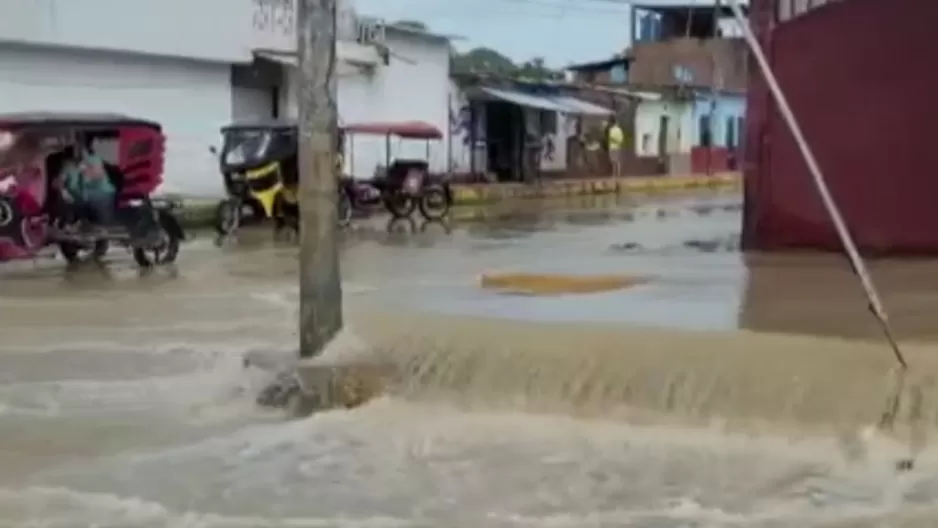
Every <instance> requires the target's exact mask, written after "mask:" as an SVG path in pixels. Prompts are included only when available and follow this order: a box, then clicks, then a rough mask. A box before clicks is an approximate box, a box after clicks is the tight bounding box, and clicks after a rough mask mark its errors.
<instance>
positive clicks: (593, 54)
mask: <svg viewBox="0 0 938 528" xmlns="http://www.w3.org/2000/svg"><path fill="white" fill-rule="evenodd" d="M354 1H355V5H356V7H357V9H358V11H359V13H360V14H362V15H368V16H377V17H381V18H384V19H386V20H387V21H388V22H393V21H395V20H401V19H408V20H419V21H421V22H424V23H425V24H427V26H429V27H430V28H431V29H432V30H433V31H436V32H440V33H447V34H453V35H460V36H462V37H465V38H466V39H467V40H466V41H464V42H458V43H457V46H458V47H460V48H469V47H475V46H488V47H491V48H495V49H497V50H499V51H501V52H502V53H504V54H505V55H507V56H509V57H511V58H512V59H514V60H516V61H518V60H526V59H530V58H532V57H536V56H541V57H545V58H546V59H547V62H548V63H549V64H551V65H552V66H564V65H566V64H568V63H570V62H582V61H589V60H594V59H604V58H608V57H609V56H611V55H612V54H613V53H616V52H619V51H621V50H623V49H624V48H625V47H626V45H627V44H628V42H629V8H628V6H627V5H625V4H624V3H621V2H618V1H617V0H354ZM685 1H686V0H685ZM710 1H712V0H710ZM936 1H938V0H936Z"/></svg>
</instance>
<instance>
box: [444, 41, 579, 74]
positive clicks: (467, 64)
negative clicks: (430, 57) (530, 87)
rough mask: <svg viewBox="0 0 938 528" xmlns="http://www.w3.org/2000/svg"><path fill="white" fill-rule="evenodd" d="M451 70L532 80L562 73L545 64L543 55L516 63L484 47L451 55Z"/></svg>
mask: <svg viewBox="0 0 938 528" xmlns="http://www.w3.org/2000/svg"><path fill="white" fill-rule="evenodd" d="M452 69H453V72H455V73H474V74H486V75H495V76H500V77H516V78H523V79H532V80H549V79H554V80H556V79H561V78H563V74H562V73H561V72H558V71H556V70H553V69H551V68H549V67H548V66H547V64H546V63H545V61H544V58H543V57H535V58H533V59H531V60H528V61H525V62H522V63H520V64H516V63H515V62H514V61H512V60H511V59H509V58H508V57H506V56H505V55H502V54H501V53H499V52H498V51H497V50H494V49H492V48H486V47H479V48H473V49H471V50H469V51H467V52H465V53H458V52H457V53H455V54H454V55H453V64H452Z"/></svg>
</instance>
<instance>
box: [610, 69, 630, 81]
mask: <svg viewBox="0 0 938 528" xmlns="http://www.w3.org/2000/svg"><path fill="white" fill-rule="evenodd" d="M609 82H611V83H615V84H625V83H626V82H628V74H627V72H626V71H625V64H617V65H616V66H613V67H612V69H611V70H609Z"/></svg>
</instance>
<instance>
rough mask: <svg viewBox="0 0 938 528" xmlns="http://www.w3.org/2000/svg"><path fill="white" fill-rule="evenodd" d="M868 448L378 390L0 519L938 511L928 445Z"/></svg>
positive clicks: (549, 522)
mask: <svg viewBox="0 0 938 528" xmlns="http://www.w3.org/2000/svg"><path fill="white" fill-rule="evenodd" d="M871 450H872V451H873V453H874V455H873V456H871V457H870V459H869V460H868V461H867V462H864V463H853V462H849V461H846V460H844V458H843V457H841V456H840V453H839V450H838V447H837V445H836V442H835V441H834V440H832V439H830V438H823V437H820V438H817V437H808V438H802V439H798V440H793V439H786V438H782V437H778V436H774V437H764V436H758V435H743V434H733V433H726V432H725V431H721V430H720V429H719V428H711V429H688V428H683V427H671V426H656V427H648V426H645V427H635V426H629V425H625V424H615V423H610V422H599V421H590V420H579V419H574V418H569V417H557V416H532V415H528V414H522V413H514V412H505V413H494V412H471V413H463V412H460V411H456V410H454V409H453V408H450V407H447V406H445V405H416V404H412V403H406V402H400V401H397V400H394V399H381V400H378V401H375V402H374V403H373V404H372V405H370V406H367V407H364V408H361V409H358V410H355V411H352V412H335V413H327V414H322V415H318V416H315V417H313V418H310V419H307V420H303V421H298V422H293V423H285V424H283V423H281V424H264V425H252V426H248V427H245V428H243V429H240V430H239V431H237V432H234V433H230V434H225V435H222V436H217V437H214V438H210V439H206V440H203V441H199V442H196V443H191V444H186V445H181V446H177V447H173V448H166V449H157V450H151V451H149V452H136V453H126V454H123V455H117V456H114V457H109V458H106V459H101V460H98V461H90V462H86V463H82V464H80V465H76V466H73V467H72V468H70V469H68V470H58V471H52V472H48V473H47V474H45V475H43V476H41V477H40V478H34V479H33V480H32V482H31V483H30V484H29V485H27V486H26V487H24V488H22V489H19V490H10V489H7V490H4V491H2V492H0V520H2V519H3V518H4V517H6V519H9V520H11V521H14V520H16V519H17V517H16V516H17V515H19V516H20V517H19V518H20V519H22V518H29V517H26V516H28V515H36V514H37V512H40V511H42V512H44V513H43V514H42V517H44V518H46V519H48V520H52V519H54V518H56V517H58V518H59V519H61V522H60V524H58V525H59V526H79V525H81V526H86V525H89V524H93V523H98V525H101V526H115V527H116V526H140V527H150V526H154V527H155V526H249V525H250V523H251V522H253V523H255V524H254V526H324V525H333V526H466V527H468V526H477V527H478V526H492V527H501V526H505V527H507V526H531V525H537V526H556V527H571V528H572V527H579V526H636V527H643V528H644V527H651V526H661V527H669V528H670V527H673V528H678V527H683V526H714V527H717V526H718V527H730V526H753V527H755V526H765V527H768V526H773V527H778V528H781V527H787V526H795V525H797V526H806V527H807V526H825V525H831V526H833V525H835V523H836V522H844V520H845V519H847V520H853V521H855V522H856V524H855V525H849V526H878V525H877V524H875V523H874V521H875V522H882V521H883V520H902V519H905V518H912V519H915V518H918V517H922V518H925V517H927V516H928V515H935V514H938V509H936V508H935V506H934V504H935V499H936V498H938V478H936V477H935V476H934V475H935V470H936V469H938V457H936V455H935V454H934V453H931V452H930V453H927V454H926V455H925V456H924V457H923V458H922V459H921V460H920V464H921V466H920V468H919V469H918V470H917V471H916V472H913V473H909V474H904V475H896V474H895V472H894V471H893V467H892V465H891V459H890V456H891V454H892V451H894V448H891V447H889V446H888V445H887V444H883V445H882V446H881V445H879V444H877V443H875V442H874V443H873V444H872V445H871ZM117 489H120V490H122V491H121V492H120V493H121V496H116V495H113V494H112V493H113V491H111V490H117ZM17 505H19V506H17ZM17 508H19V510H18V509H17ZM11 512H12V513H11ZM33 518H35V517H33ZM77 520H81V521H87V522H76V521H77ZM330 523H331V524H330ZM39 525H41V524H39ZM51 525H56V524H51ZM899 525H900V524H898V523H894V524H890V526H899ZM845 526H848V525H845Z"/></svg>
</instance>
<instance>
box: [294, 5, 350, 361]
mask: <svg viewBox="0 0 938 528" xmlns="http://www.w3.org/2000/svg"><path fill="white" fill-rule="evenodd" d="M297 8H298V9H297V51H298V53H299V76H298V79H297V82H296V87H297V97H298V101H297V102H298V104H299V123H298V128H299V135H298V139H299V164H300V165H299V172H300V189H299V204H300V210H301V219H300V328H299V330H300V357H303V358H308V357H312V356H315V355H318V354H320V353H321V352H322V350H323V349H324V348H325V346H326V345H328V344H329V341H331V340H332V338H333V337H334V336H335V335H336V333H338V331H339V330H340V329H341V328H342V286H341V282H340V274H339V253H338V244H337V229H338V225H337V224H338V223H337V220H336V218H337V211H336V205H337V204H336V197H337V195H338V181H337V175H336V165H335V159H336V152H335V149H336V134H337V132H338V128H337V123H338V116H337V110H336V79H335V76H334V74H335V60H336V51H335V50H336V44H335V40H336V0H297Z"/></svg>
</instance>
